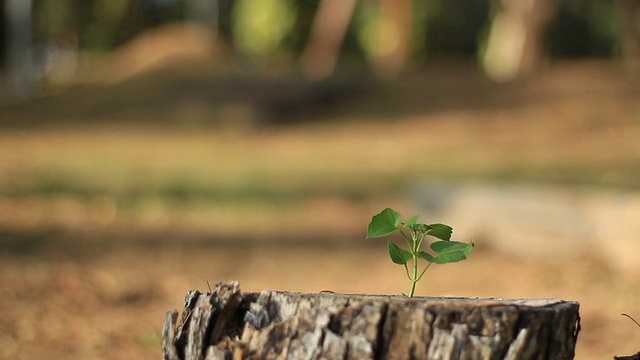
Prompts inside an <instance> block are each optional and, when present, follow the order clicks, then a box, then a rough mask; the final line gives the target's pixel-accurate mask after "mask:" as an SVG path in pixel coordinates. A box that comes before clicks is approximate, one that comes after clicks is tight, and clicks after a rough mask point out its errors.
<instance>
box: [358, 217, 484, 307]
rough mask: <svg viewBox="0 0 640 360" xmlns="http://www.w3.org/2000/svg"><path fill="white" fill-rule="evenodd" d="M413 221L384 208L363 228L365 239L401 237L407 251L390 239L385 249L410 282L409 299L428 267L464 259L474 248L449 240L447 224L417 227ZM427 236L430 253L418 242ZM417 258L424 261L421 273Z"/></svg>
mask: <svg viewBox="0 0 640 360" xmlns="http://www.w3.org/2000/svg"><path fill="white" fill-rule="evenodd" d="M417 221H418V215H415V216H412V217H410V218H409V219H407V220H406V221H404V222H402V220H401V216H400V214H399V213H398V212H396V211H395V210H393V209H390V208H386V209H384V210H382V211H381V212H380V213H379V214H377V215H375V216H373V218H371V222H370V223H369V226H368V228H367V239H371V238H380V237H385V236H388V235H391V234H393V233H397V232H399V233H400V234H401V235H402V237H403V238H404V240H405V243H406V245H407V247H408V249H409V250H408V251H407V250H405V249H403V248H402V247H400V246H398V245H396V244H395V243H394V242H392V241H391V240H389V241H388V248H389V257H391V261H393V262H394V263H395V264H398V265H403V266H404V268H405V271H406V273H407V277H408V278H409V281H411V288H410V290H409V297H413V295H414V293H415V290H416V284H417V283H418V281H420V279H422V276H423V275H424V273H425V272H426V271H427V269H428V268H429V266H431V264H434V263H435V264H446V263H451V262H457V261H460V260H464V259H466V258H467V255H469V254H470V253H471V250H473V246H474V244H473V242H469V243H463V242H458V241H451V233H452V232H453V229H452V228H451V227H450V226H448V225H444V224H419V223H418V222H417ZM407 233H408V235H407ZM427 235H428V236H431V237H434V238H435V239H436V241H434V242H432V243H431V245H430V246H429V248H430V249H431V250H432V253H428V252H426V251H422V250H421V247H422V243H423V242H424V240H425V238H426V237H427ZM418 259H422V260H425V261H426V262H427V264H426V265H425V266H424V268H423V269H422V271H419V267H418ZM409 261H411V266H409V265H408V263H409Z"/></svg>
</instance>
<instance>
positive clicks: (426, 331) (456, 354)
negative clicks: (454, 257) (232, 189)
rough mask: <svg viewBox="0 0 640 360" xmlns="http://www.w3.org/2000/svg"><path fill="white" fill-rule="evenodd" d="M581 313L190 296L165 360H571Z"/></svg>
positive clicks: (553, 308)
mask: <svg viewBox="0 0 640 360" xmlns="http://www.w3.org/2000/svg"><path fill="white" fill-rule="evenodd" d="M578 307H579V304H578V303H577V302H566V301H563V300H558V299H526V300H508V299H478V298H425V297H421V298H413V299H409V298H406V297H401V296H367V295H342V294H333V293H320V294H306V293H287V292H279V291H271V290H265V291H262V292H261V293H241V292H240V290H239V285H238V282H227V283H220V284H218V285H216V287H215V288H214V289H213V291H212V292H210V293H200V292H198V291H190V292H189V293H188V294H187V296H186V298H185V307H184V310H183V313H182V316H181V318H180V321H179V323H178V324H176V322H177V319H178V312H177V311H175V310H173V311H169V312H168V313H167V317H166V322H165V326H164V329H163V350H164V359H166V360H178V359H234V360H239V359H572V358H573V356H574V349H575V343H576V338H577V334H578V331H579V329H580V325H579V320H580V318H579V315H578Z"/></svg>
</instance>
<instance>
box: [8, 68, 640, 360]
mask: <svg viewBox="0 0 640 360" xmlns="http://www.w3.org/2000/svg"><path fill="white" fill-rule="evenodd" d="M555 69H556V70H555V71H551V72H549V73H547V74H545V75H544V76H543V77H541V78H540V79H536V80H535V81H533V80H532V81H529V82H525V83H520V84H514V85H508V86H506V87H496V86H495V85H491V84H485V83H483V82H482V81H478V80H473V79H472V80H466V81H468V82H469V84H467V85H465V80H464V79H460V78H457V77H456V76H455V75H456V74H458V72H457V71H450V72H448V73H447V72H444V75H443V72H436V73H437V74H438V75H433V74H430V73H426V74H423V77H414V78H413V79H412V80H411V81H408V82H405V83H402V84H401V85H398V84H389V85H388V90H389V91H388V93H387V92H384V91H380V90H376V91H375V92H373V93H369V94H367V95H366V96H369V97H373V99H374V102H373V103H372V105H367V104H370V103H369V102H367V101H366V100H367V99H366V96H365V97H364V98H359V99H357V100H354V103H353V104H351V105H350V106H351V107H349V106H347V107H346V108H347V110H344V109H345V105H344V104H342V105H341V106H342V112H340V113H339V114H337V115H336V114H333V115H332V117H331V118H330V120H331V121H323V120H322V119H318V118H317V117H316V119H315V121H314V122H311V123H304V122H299V123H294V124H288V125H276V126H272V125H269V126H256V125H255V124H250V125H243V126H242V127H239V128H238V127H233V126H231V127H228V126H222V125H217V126H206V125H202V124H189V125H188V126H176V125H175V124H171V123H166V122H163V123H161V124H150V123H152V121H149V119H148V118H143V117H142V116H143V115H136V116H139V117H140V119H141V120H144V121H141V123H137V124H132V123H130V122H127V121H124V122H119V123H114V122H111V123H110V124H105V118H104V117H105V116H106V117H108V115H104V114H102V115H100V116H101V122H100V124H98V125H96V124H91V123H89V121H86V122H83V121H73V122H64V121H63V122H61V123H60V122H57V123H55V124H51V123H48V122H47V121H44V120H43V119H45V117H43V115H42V113H41V112H42V111H44V112H45V113H46V112H51V111H52V109H55V108H56V102H58V103H61V104H63V105H64V107H68V106H71V105H70V104H72V103H73V101H70V100H69V99H66V98H65V97H64V94H62V95H60V96H61V97H59V98H56V97H53V98H51V99H52V100H51V99H50V100H48V102H41V103H39V104H37V105H35V106H34V107H33V109H31V110H30V109H29V108H25V107H13V108H5V109H4V110H3V112H2V113H1V114H2V116H12V114H17V115H16V116H20V117H21V118H23V119H27V118H28V117H29V116H30V115H29V114H30V111H32V112H33V114H35V115H33V114H32V115H31V116H34V117H36V118H37V119H39V120H38V126H14V127H8V128H4V129H2V131H0V250H1V252H0V313H2V314H3V316H2V317H0V357H1V358H44V357H46V358H50V359H63V358H64V359H68V358H78V359H92V358H96V359H98V358H106V357H108V358H113V359H129V358H139V359H145V358H148V359H157V358H159V357H160V356H161V354H160V345H161V340H160V332H161V328H162V322H163V320H164V313H165V311H166V310H169V309H173V308H181V306H182V297H183V296H184V294H185V293H186V291H187V290H189V289H194V288H197V289H201V290H204V289H206V287H207V284H206V282H207V281H209V282H211V283H212V284H213V283H215V282H217V281H221V280H227V279H236V280H239V281H240V282H241V287H242V289H243V290H245V291H259V290H261V289H264V288H272V289H280V290H290V291H311V292H317V291H321V290H332V291H336V292H346V293H392V294H397V293H402V292H406V291H407V290H408V281H406V278H405V277H404V274H403V269H402V268H401V267H397V266H395V265H393V264H392V263H391V262H390V261H389V260H388V258H387V255H386V249H385V243H384V241H383V240H380V241H376V240H367V241H365V240H364V233H365V229H366V225H367V223H368V221H369V220H370V218H371V216H372V215H373V214H375V213H376V212H378V211H379V210H381V209H382V208H383V207H386V206H392V207H394V208H396V209H398V210H400V211H401V212H403V213H406V214H407V215H413V214H414V212H416V211H417V210H416V209H415V203H413V202H412V201H411V200H412V199H411V198H410V193H409V192H408V189H409V187H410V186H411V185H412V184H415V183H417V182H420V181H423V180H425V179H434V178H435V179H439V180H441V181H445V182H446V181H454V180H455V181H458V182H460V181H462V182H465V181H468V182H477V181H483V182H492V183H498V184H500V183H514V182H516V183H527V184H541V183H542V184H552V185H554V186H562V187H573V186H576V185H580V186H585V185H588V186H593V187H594V188H598V189H600V188H607V189H626V190H629V191H635V190H637V189H638V187H639V185H640V183H639V182H638V180H637V179H638V174H639V173H640V143H638V141H637V139H638V135H640V117H639V116H640V115H639V114H640V107H639V105H638V104H639V103H638V101H637V100H638V99H640V91H639V89H638V87H637V85H635V84H636V83H634V82H633V81H631V80H630V79H628V78H626V77H625V76H622V75H621V74H620V73H619V72H618V71H617V70H615V69H614V68H612V67H611V66H610V65H608V64H607V65H603V64H581V65H579V66H577V65H575V64H574V65H573V66H559V67H557V68H555ZM432 75H433V76H432ZM470 88H472V89H475V88H477V91H473V92H469V91H468V89H470ZM465 89H466V90H465ZM476 92H479V95H478V94H476V95H477V96H476V95H474V94H475V93H476ZM486 92H488V94H487V93H486ZM483 94H484V95H483ZM73 95H74V99H75V100H74V101H76V102H79V103H83V101H82V100H83V98H76V96H78V93H73ZM483 96H484V97H483ZM87 97H91V93H89V94H88V95H87ZM448 99H449V100H448ZM369 100H371V99H369ZM149 101H150V102H151V100H149ZM430 101H432V103H431V105H429V104H430ZM448 101H449V102H448ZM411 102H417V103H419V106H417V107H411V106H409V105H410V103H411ZM116 103H117V102H116ZM43 104H44V105H43ZM447 104H449V105H447ZM201 105H202V104H200V105H198V108H199V106H201ZM79 106H81V105H79ZM234 106H235V105H234ZM385 107H388V108H389V109H401V110H402V111H399V110H398V111H389V113H388V114H378V113H377V112H379V111H382V110H379V111H378V110H376V111H373V110H372V108H373V109H374V110H375V109H384V108H385ZM7 109H8V110H7ZM199 109H200V108H199ZM155 110H156V109H154V108H153V107H151V108H149V109H146V110H145V111H148V113H145V112H142V114H147V115H144V116H147V117H149V116H150V117H153V116H159V117H161V115H162V114H159V113H158V112H154V111H155ZM227 110H228V109H227ZM410 110H411V111H410ZM83 111H85V110H83ZM86 111H88V110H86ZM207 111H209V110H207ZM234 111H235V110H234ZM234 111H232V112H230V113H228V114H237V113H236V112H234ZM160 112H162V110H161V111H160ZM63 113H64V111H63ZM80 113H82V112H80ZM87 113H89V112H87ZM180 114H183V113H180ZM199 114H200V115H202V114H201V113H199ZM54 115H55V114H54ZM71 115H73V116H79V115H77V113H75V115H74V114H71ZM71 115H69V116H71ZM57 116H58V118H59V117H60V114H59V113H58V114H57ZM126 116H128V117H131V118H135V116H134V115H131V114H130V113H127V115H126ZM172 116H176V115H175V114H173V115H172ZM80 118H82V116H80ZM87 120H89V118H87ZM163 120H166V119H163ZM250 123H251V121H250ZM477 211H478V212H486V210H485V209H477ZM485 216H487V217H491V213H486V214H485ZM425 220H426V221H430V220H432V221H438V219H425ZM450 225H452V226H453V227H454V228H455V229H456V230H458V231H461V232H463V233H464V229H459V228H458V227H456V223H455V221H454V222H452V223H450ZM611 235H612V240H611V241H612V243H614V242H615V234H611ZM485 236H486V234H485ZM533 237H534V238H535V236H533ZM462 240H467V239H462ZM476 244H477V246H476V250H475V252H474V253H473V254H472V255H471V256H470V258H469V259H468V260H467V261H465V262H461V263H458V264H450V265H444V266H440V267H437V266H434V267H432V268H431V269H430V270H429V273H428V274H427V275H426V276H425V279H424V280H423V281H422V282H421V283H419V285H418V289H417V293H418V294H421V295H456V296H480V297H483V296H488V297H520V298H522V297H527V298H533V297H559V298H563V299H566V300H575V301H579V302H580V303H581V316H582V332H581V333H580V336H579V338H578V350H577V351H578V353H577V356H576V358H578V359H601V358H611V357H612V356H613V355H629V354H632V353H635V352H636V351H638V349H639V348H638V345H640V329H637V328H636V326H635V325H634V324H633V323H631V322H630V321H629V320H628V319H625V318H623V317H621V316H620V315H619V314H620V313H622V312H625V313H629V314H631V315H635V316H636V318H638V317H640V300H638V299H639V298H640V297H639V295H640V287H639V286H638V282H637V278H638V274H640V271H638V269H635V270H634V269H627V270H621V269H620V268H618V267H616V264H615V261H614V260H613V259H611V258H603V257H602V256H600V254H598V253H595V250H594V249H589V248H581V249H576V251H575V252H576V254H584V256H583V255H579V256H573V257H565V256H563V255H558V256H553V257H547V258H543V259H540V258H526V257H514V256H511V255H507V254H506V253H504V252H501V251H500V248H496V247H495V246H487V245H486V244H485V245H483V243H482V241H481V240H477V241H476Z"/></svg>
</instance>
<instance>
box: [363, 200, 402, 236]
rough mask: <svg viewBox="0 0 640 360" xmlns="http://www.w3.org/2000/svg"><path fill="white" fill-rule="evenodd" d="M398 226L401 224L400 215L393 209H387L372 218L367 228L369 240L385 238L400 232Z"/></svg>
mask: <svg viewBox="0 0 640 360" xmlns="http://www.w3.org/2000/svg"><path fill="white" fill-rule="evenodd" d="M398 224H400V214H399V213H398V212H397V211H395V210H393V209H391V208H386V209H384V210H382V211H381V212H380V213H379V214H377V215H374V216H373V217H372V218H371V222H370V223H369V227H368V228H367V239H371V238H378V237H383V236H387V235H389V234H391V233H394V232H396V231H400V229H399V228H398Z"/></svg>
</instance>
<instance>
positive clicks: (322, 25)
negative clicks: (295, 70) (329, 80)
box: [301, 0, 356, 79]
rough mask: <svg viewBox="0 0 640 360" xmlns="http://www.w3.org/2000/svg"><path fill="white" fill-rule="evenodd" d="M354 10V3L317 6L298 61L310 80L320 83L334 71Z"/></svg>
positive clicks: (334, 0)
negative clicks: (317, 80)
mask: <svg viewBox="0 0 640 360" xmlns="http://www.w3.org/2000/svg"><path fill="white" fill-rule="evenodd" d="M355 6H356V0H322V1H321V2H320V5H319V6H318V11H317V13H316V15H315V18H314V20H313V25H312V27H311V34H310V38H309V42H308V43H307V46H306V48H305V50H304V52H303V53H302V59H301V61H302V68H303V70H304V72H305V74H307V76H309V77H310V78H312V79H323V78H326V77H327V76H329V75H331V73H333V71H334V70H335V67H336V64H337V63H338V56H339V55H340V47H341V46H342V42H343V40H344V36H345V34H346V33H347V28H348V27H349V22H350V21H351V17H352V15H353V9H354V7H355Z"/></svg>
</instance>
